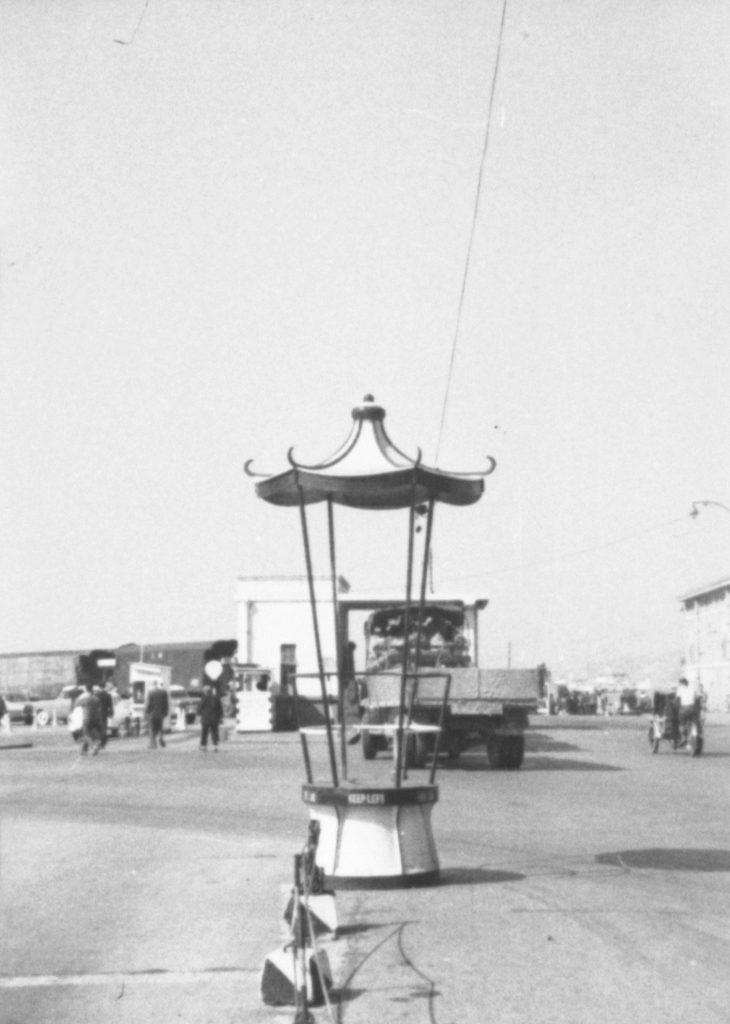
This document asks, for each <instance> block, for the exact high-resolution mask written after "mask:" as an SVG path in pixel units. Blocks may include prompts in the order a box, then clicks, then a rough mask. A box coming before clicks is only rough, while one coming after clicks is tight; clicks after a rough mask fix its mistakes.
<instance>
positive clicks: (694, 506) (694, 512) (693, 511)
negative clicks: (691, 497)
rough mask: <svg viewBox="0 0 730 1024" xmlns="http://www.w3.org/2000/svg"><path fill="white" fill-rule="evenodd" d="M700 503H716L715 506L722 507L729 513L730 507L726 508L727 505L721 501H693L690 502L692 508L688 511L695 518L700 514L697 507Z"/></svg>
mask: <svg viewBox="0 0 730 1024" xmlns="http://www.w3.org/2000/svg"><path fill="white" fill-rule="evenodd" d="M700 505H702V506H707V505H716V506H717V508H722V509H724V510H725V511H726V512H727V513H730V508H728V506H727V505H723V503H722V502H721V501H693V502H692V509H691V511H690V515H691V516H692V518H693V519H696V518H697V516H698V515H699V514H700V509H699V506H700Z"/></svg>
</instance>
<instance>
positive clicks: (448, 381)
mask: <svg viewBox="0 0 730 1024" xmlns="http://www.w3.org/2000/svg"><path fill="white" fill-rule="evenodd" d="M506 20H507V0H503V3H502V17H501V20H500V24H499V39H498V42H497V52H496V55H495V59H494V70H493V73H492V84H491V88H490V90H489V106H488V108H487V120H486V124H485V126H484V144H483V146H482V156H481V160H480V162H479V174H478V175H477V185H476V195H475V197H474V209H473V212H472V220H471V230H470V232H469V242H468V244H467V249H466V260H465V262H464V274H463V276H462V279H461V291H460V293H459V303H458V306H457V312H456V325H455V328H454V338H453V341H452V343H451V356H450V359H449V370H448V373H447V376H446V388H445V391H444V401H443V405H442V407H441V422H440V425H439V433H438V440H437V443H436V458H435V463H436V465H438V459H439V453H440V451H441V440H442V438H443V432H444V423H445V422H446V408H447V406H448V401H449V392H450V390H451V378H452V377H453V373H454V364H455V362H456V349H457V346H458V342H459V336H460V334H461V320H462V315H463V311H464V298H465V296H466V285H467V281H468V279H469V269H470V266H471V254H472V250H473V248H474V236H475V234H476V226H477V220H478V218H479V206H480V201H481V194H482V182H483V179H484V167H485V164H486V160H487V151H488V149H489V136H490V131H491V126H492V111H493V109H494V96H495V93H496V91H497V76H498V74H499V62H500V57H501V54H502V40H503V39H504V26H505V22H506Z"/></svg>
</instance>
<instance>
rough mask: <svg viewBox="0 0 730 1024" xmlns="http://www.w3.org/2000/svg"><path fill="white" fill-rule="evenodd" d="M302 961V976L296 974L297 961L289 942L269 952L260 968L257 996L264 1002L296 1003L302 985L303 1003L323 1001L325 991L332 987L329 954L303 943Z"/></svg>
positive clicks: (312, 1004) (295, 953)
mask: <svg viewBox="0 0 730 1024" xmlns="http://www.w3.org/2000/svg"><path fill="white" fill-rule="evenodd" d="M303 953H304V959H305V961H306V968H307V976H306V979H302V978H301V977H299V975H300V969H299V968H300V965H299V964H297V960H298V959H301V958H300V957H298V956H297V950H296V949H295V948H293V947H292V946H283V947H282V948H281V949H276V950H274V952H273V953H269V955H268V956H267V957H266V960H265V962H264V969H263V971H262V972H261V1000H262V1002H264V1003H265V1004H266V1005H267V1006H296V1005H297V997H298V993H300V991H301V989H302V988H305V990H306V995H307V1003H308V1004H309V1005H310V1006H321V1005H322V1003H324V1001H325V992H329V990H330V989H331V988H332V971H331V970H330V964H329V958H328V957H327V954H326V953H325V952H324V951H323V950H322V951H319V952H314V950H312V949H311V948H309V947H307V948H306V949H305V950H304V951H303Z"/></svg>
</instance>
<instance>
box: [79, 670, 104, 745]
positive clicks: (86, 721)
mask: <svg viewBox="0 0 730 1024" xmlns="http://www.w3.org/2000/svg"><path fill="white" fill-rule="evenodd" d="M76 704H77V706H78V707H80V708H81V714H82V725H81V753H82V754H88V752H89V750H91V753H92V754H93V755H94V756H96V754H98V753H99V751H100V750H101V719H102V712H101V701H100V700H99V696H98V694H96V693H94V692H93V690H92V689H91V686H87V687H85V688H84V689H83V690H82V691H81V693H80V694H79V696H78V697H77V698H76Z"/></svg>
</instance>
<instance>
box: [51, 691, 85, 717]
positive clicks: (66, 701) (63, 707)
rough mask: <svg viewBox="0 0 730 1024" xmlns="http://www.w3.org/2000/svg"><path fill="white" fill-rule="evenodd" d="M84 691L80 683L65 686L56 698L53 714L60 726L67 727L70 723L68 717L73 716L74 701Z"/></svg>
mask: <svg viewBox="0 0 730 1024" xmlns="http://www.w3.org/2000/svg"><path fill="white" fill-rule="evenodd" d="M82 690H83V687H82V686H79V685H78V683H69V685H68V686H64V688H63V689H62V690H61V692H60V693H59V695H58V697H56V699H55V701H54V702H53V712H54V713H55V715H56V721H57V722H58V724H59V725H65V724H66V722H68V716H69V715H70V714H71V708H72V707H73V704H74V701H75V700H76V698H77V697H78V695H79V694H80V693H81V691H82Z"/></svg>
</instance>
